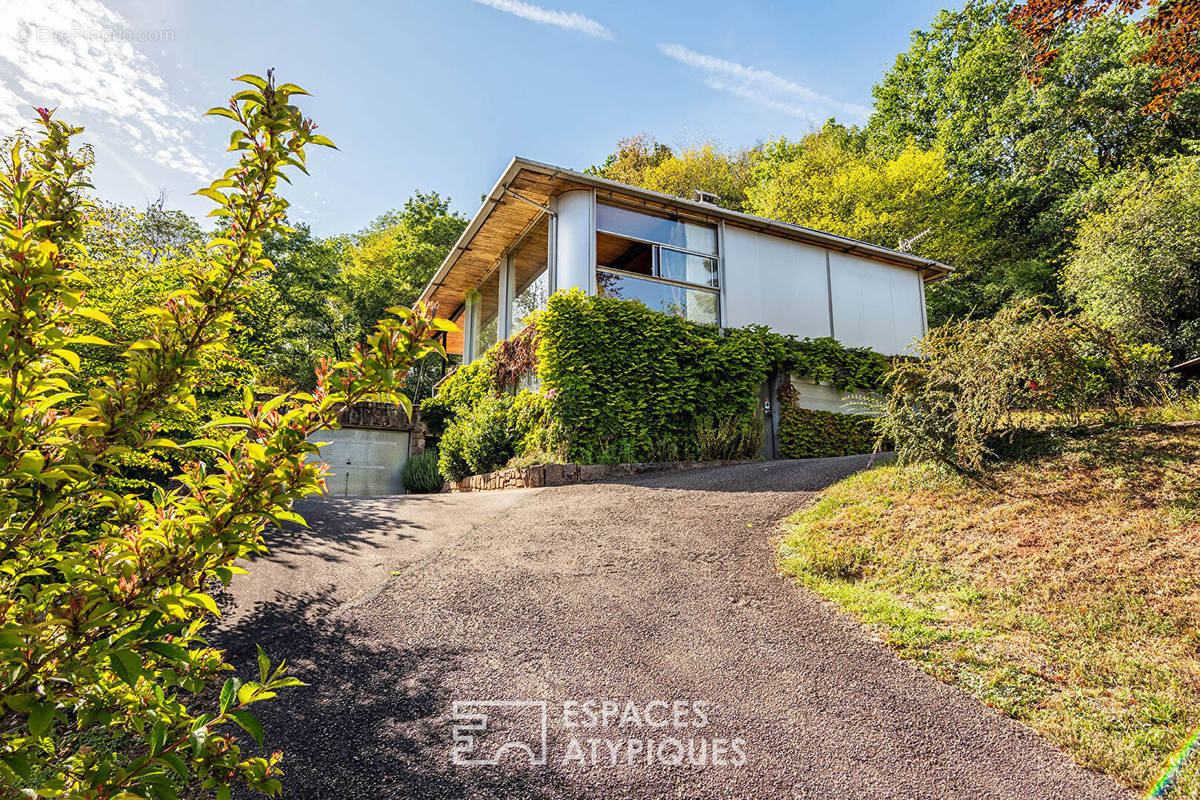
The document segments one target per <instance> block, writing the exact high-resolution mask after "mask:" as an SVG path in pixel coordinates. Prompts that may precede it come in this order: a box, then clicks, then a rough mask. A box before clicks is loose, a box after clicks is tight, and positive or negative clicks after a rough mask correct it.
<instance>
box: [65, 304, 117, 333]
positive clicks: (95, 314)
mask: <svg viewBox="0 0 1200 800" xmlns="http://www.w3.org/2000/svg"><path fill="white" fill-rule="evenodd" d="M75 313H76V314H78V315H79V316H81V317H87V318H88V319H94V320H95V321H96V322H99V323H102V324H104V325H107V326H108V327H110V328H114V329H115V328H116V327H117V326H116V325H114V324H113V321H112V318H111V317H109V316H108V314H105V313H104V312H103V311H101V310H100V309H98V308H91V307H89V306H79V307H78V308H76V309H75Z"/></svg>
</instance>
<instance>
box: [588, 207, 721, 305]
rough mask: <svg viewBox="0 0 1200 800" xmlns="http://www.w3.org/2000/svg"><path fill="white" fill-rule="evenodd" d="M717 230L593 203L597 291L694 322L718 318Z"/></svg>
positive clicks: (718, 271) (603, 294) (718, 268)
mask: <svg viewBox="0 0 1200 800" xmlns="http://www.w3.org/2000/svg"><path fill="white" fill-rule="evenodd" d="M718 256H719V254H718V253H717V229H716V227H715V226H712V225H704V224H702V223H698V222H690V221H683V220H678V219H669V218H667V217H656V216H652V215H650V214H643V213H640V212H638V211H630V210H628V209H624V208H618V207H616V206H606V205H597V206H596V291H597V292H598V293H599V294H600V295H601V296H602V297H617V298H621V299H624V300H637V301H638V302H640V303H642V304H643V305H645V306H646V307H647V308H652V309H654V310H655V311H663V312H666V313H668V314H675V315H676V316H679V317H683V318H684V319H687V320H690V321H692V322H702V323H705V324H708V325H719V324H720V322H721V308H720V306H721V303H720V301H721V295H720V261H719V259H718Z"/></svg>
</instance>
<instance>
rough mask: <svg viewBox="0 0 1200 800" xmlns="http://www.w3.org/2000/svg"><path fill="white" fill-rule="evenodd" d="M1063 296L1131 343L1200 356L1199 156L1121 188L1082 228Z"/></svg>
mask: <svg viewBox="0 0 1200 800" xmlns="http://www.w3.org/2000/svg"><path fill="white" fill-rule="evenodd" d="M1063 291H1064V293H1065V294H1066V296H1067V297H1068V298H1070V299H1071V300H1072V301H1074V302H1075V303H1076V304H1078V306H1079V307H1080V308H1081V309H1082V310H1083V311H1084V312H1085V313H1087V314H1088V315H1089V316H1091V317H1092V318H1094V319H1096V320H1099V321H1100V322H1102V323H1104V324H1105V325H1106V326H1107V327H1108V328H1110V329H1111V330H1113V331H1118V332H1120V333H1121V334H1122V335H1123V336H1125V337H1127V338H1129V339H1131V340H1133V341H1135V342H1143V343H1148V344H1156V345H1160V346H1162V347H1164V348H1165V349H1167V350H1168V351H1170V352H1171V353H1172V355H1173V356H1174V357H1175V358H1176V359H1178V360H1183V359H1188V358H1195V357H1197V356H1200V156H1191V157H1188V158H1183V159H1177V160H1176V161H1175V162H1173V163H1171V164H1170V165H1168V166H1166V167H1165V168H1164V169H1163V170H1161V171H1160V172H1158V173H1149V172H1144V173H1140V174H1138V175H1135V176H1132V177H1130V178H1129V179H1128V180H1125V181H1122V185H1121V186H1120V188H1119V189H1118V190H1117V192H1116V194H1115V197H1113V198H1112V199H1111V200H1110V201H1109V202H1108V203H1107V205H1106V206H1103V207H1100V208H1098V209H1097V210H1096V211H1094V212H1093V213H1092V214H1090V215H1089V216H1087V217H1086V218H1085V219H1084V221H1083V224H1082V225H1081V226H1080V231H1079V237H1078V239H1077V241H1076V249H1075V253H1074V255H1073V256H1072V258H1071V260H1070V261H1069V262H1068V263H1067V265H1066V268H1065V269H1064V271H1063Z"/></svg>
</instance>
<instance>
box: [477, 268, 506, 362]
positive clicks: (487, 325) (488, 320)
mask: <svg viewBox="0 0 1200 800" xmlns="http://www.w3.org/2000/svg"><path fill="white" fill-rule="evenodd" d="M478 303H479V304H478V306H476V313H475V319H477V320H478V321H479V322H478V327H477V328H476V329H475V352H474V354H473V355H472V358H473V359H474V358H479V357H480V356H481V355H483V354H484V353H486V352H487V349H488V348H489V347H491V346H492V345H494V344H495V343H496V342H497V341H498V339H497V338H496V337H497V333H498V332H499V322H500V315H499V313H498V312H499V310H500V271H499V270H495V271H493V272H492V274H491V275H490V276H488V277H487V278H486V279H485V280H484V281H483V283H481V284H480V285H479V300H478Z"/></svg>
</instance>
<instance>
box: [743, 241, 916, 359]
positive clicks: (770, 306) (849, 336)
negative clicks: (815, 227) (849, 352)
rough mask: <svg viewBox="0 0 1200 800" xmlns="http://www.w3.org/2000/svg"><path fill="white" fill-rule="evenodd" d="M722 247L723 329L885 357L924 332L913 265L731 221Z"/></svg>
mask: <svg viewBox="0 0 1200 800" xmlns="http://www.w3.org/2000/svg"><path fill="white" fill-rule="evenodd" d="M724 246H725V255H724V269H725V275H724V284H725V291H724V295H723V299H724V304H725V306H724V311H723V314H722V324H724V325H725V326H727V327H731V328H736V327H740V326H742V325H750V324H758V325H766V326H767V327H769V328H771V329H772V330H774V331H778V332H779V333H788V334H792V335H795V336H811V337H814V338H816V337H820V336H833V337H834V338H835V339H837V340H838V341H840V342H841V343H842V344H844V345H846V346H848V347H870V348H871V349H873V350H876V351H878V352H880V353H883V354H885V355H898V354H901V353H904V352H905V351H906V349H907V348H908V346H909V345H910V344H911V343H912V341H913V340H914V339H917V338H919V337H920V336H921V335H922V334H924V332H925V293H924V289H923V286H922V283H921V277H920V276H919V275H918V274H917V272H916V271H915V270H911V269H908V268H906V267H896V266H892V265H890V264H884V263H881V262H878V261H872V260H870V259H866V258H861V257H859V256H854V255H849V254H846V253H841V252H837V251H833V250H829V251H827V250H826V249H825V248H823V247H815V246H812V245H807V244H803V243H801V242H795V241H791V240H789V239H783V238H780V237H777V236H768V235H766V234H762V233H756V232H754V231H748V230H745V229H742V228H738V227H735V226H733V225H726V226H725V235H724ZM827 254H828V268H827V267H826V255H827ZM831 291H832V303H831V302H830V293H831ZM831 308H832V319H831V318H830V317H831Z"/></svg>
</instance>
